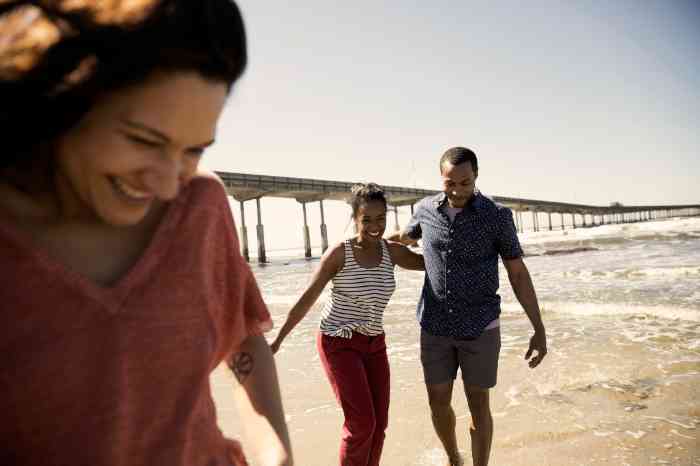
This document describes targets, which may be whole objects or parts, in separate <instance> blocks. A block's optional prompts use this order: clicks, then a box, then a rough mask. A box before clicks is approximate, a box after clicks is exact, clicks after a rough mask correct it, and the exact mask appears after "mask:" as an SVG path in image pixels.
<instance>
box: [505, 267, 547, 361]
mask: <svg viewBox="0 0 700 466" xmlns="http://www.w3.org/2000/svg"><path fill="white" fill-rule="evenodd" d="M503 265H504V266H505V267H506V270H507V271H508V280H510V285H511V286H512V287H513V291H514V292H515V297H516V298H518V302H520V305H521V306H522V307H523V309H524V310H525V314H527V317H528V319H530V323H531V324H532V328H533V329H534V330H535V334H534V335H533V336H532V338H531V339H530V347H529V348H528V350H527V353H526V354H525V359H529V364H530V367H533V368H534V367H537V365H539V363H541V362H542V359H544V357H545V355H546V354H547V334H546V332H545V329H544V324H543V323H542V316H541V314H540V306H539V304H538V303H537V295H536V294H535V287H534V286H533V285H532V279H531V278H530V272H528V270H527V267H526V266H525V262H523V259H522V257H518V258H516V259H504V260H503ZM533 351H537V355H536V356H535V357H533V358H530V356H532V353H533Z"/></svg>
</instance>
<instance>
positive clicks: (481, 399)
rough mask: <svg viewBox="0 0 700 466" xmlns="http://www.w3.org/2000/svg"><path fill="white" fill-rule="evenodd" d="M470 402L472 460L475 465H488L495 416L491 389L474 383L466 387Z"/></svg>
mask: <svg viewBox="0 0 700 466" xmlns="http://www.w3.org/2000/svg"><path fill="white" fill-rule="evenodd" d="M464 391H465V392H466V394H467V402H468V403H469V411H470V412H471V415H472V422H471V425H470V426H469V435H470V436H471V438H472V460H473V461H474V466H487V465H488V463H489V455H490V454H491V440H492V439H493V418H492V417H491V407H490V405H489V390H488V389H487V388H481V387H477V386H474V385H468V386H465V387H464Z"/></svg>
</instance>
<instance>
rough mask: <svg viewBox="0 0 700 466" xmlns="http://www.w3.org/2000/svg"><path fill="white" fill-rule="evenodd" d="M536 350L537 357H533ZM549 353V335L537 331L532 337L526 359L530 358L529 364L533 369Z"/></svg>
mask: <svg viewBox="0 0 700 466" xmlns="http://www.w3.org/2000/svg"><path fill="white" fill-rule="evenodd" d="M534 351H536V352H537V354H536V355H535V357H533V358H531V356H532V353H533V352H534ZM546 355H547V335H545V333H544V332H543V331H540V332H535V334H534V335H533V336H532V338H530V347H529V348H528V350H527V353H525V360H529V363H528V364H529V366H530V368H531V369H534V368H535V367H537V366H538V365H539V364H540V363H541V362H542V360H543V359H544V357H545V356H546Z"/></svg>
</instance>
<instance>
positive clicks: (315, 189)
mask: <svg viewBox="0 0 700 466" xmlns="http://www.w3.org/2000/svg"><path fill="white" fill-rule="evenodd" d="M216 173H217V174H218V175H219V177H221V179H222V181H223V183H224V185H225V186H226V191H227V192H228V193H229V194H230V195H231V196H232V197H233V198H234V199H236V200H237V201H238V202H239V203H240V208H241V225H240V230H241V231H240V236H241V248H242V253H243V255H244V256H245V258H246V260H249V259H250V257H249V251H248V233H247V227H246V223H245V212H244V208H243V207H244V202H246V201H249V200H255V202H256V206H257V217H258V223H257V226H256V232H257V237H258V261H259V262H263V263H264V262H266V261H267V259H266V254H265V234H264V226H263V224H262V216H261V205H260V199H261V198H263V197H283V198H290V199H295V200H296V201H297V202H299V203H301V205H302V212H303V216H304V227H303V228H304V249H305V256H306V257H311V241H310V236H309V227H308V223H307V213H306V204H307V203H309V202H318V203H319V206H320V209H321V244H322V249H323V250H324V251H325V250H326V248H327V247H328V235H327V230H326V225H325V219H324V211H323V201H324V200H335V201H347V199H348V198H349V196H350V188H351V187H352V186H353V185H354V184H355V183H354V182H348V181H328V180H317V179H310V178H291V177H286V176H270V175H255V174H248V173H231V172H216ZM382 188H384V191H385V193H386V195H387V199H388V202H389V205H390V206H391V208H392V210H393V211H394V218H395V229H396V230H399V219H398V208H399V207H401V206H410V209H411V213H413V206H414V204H415V203H416V202H418V201H419V200H421V199H423V198H424V197H426V196H430V195H433V194H436V193H438V191H435V190H430V189H418V188H408V187H402V186H387V185H382ZM490 197H491V198H492V199H493V200H494V201H496V202H497V203H499V204H503V205H505V206H507V207H509V208H510V209H512V210H513V212H514V217H515V222H516V227H517V228H518V231H519V232H523V231H524V230H525V222H524V221H523V213H524V212H531V214H532V222H531V224H532V230H533V231H539V230H542V229H549V230H552V229H554V228H555V226H554V224H553V223H552V214H558V215H559V217H560V218H559V225H558V226H557V228H561V229H565V228H566V227H567V226H568V227H569V228H581V227H588V226H597V225H606V224H612V223H630V222H641V221H648V220H654V219H657V218H663V217H671V216H674V217H675V216H693V215H699V214H700V204H691V205H633V206H630V205H620V204H617V203H613V204H611V205H608V206H596V205H586V204H572V203H566V202H556V201H543V200H538V199H525V198H517V197H504V196H490ZM565 216H566V217H569V218H570V222H569V224H568V225H567V223H566V220H565ZM545 220H546V226H545V225H544V221H545ZM577 220H580V221H579V222H578V223H577ZM540 221H542V222H543V224H542V225H540Z"/></svg>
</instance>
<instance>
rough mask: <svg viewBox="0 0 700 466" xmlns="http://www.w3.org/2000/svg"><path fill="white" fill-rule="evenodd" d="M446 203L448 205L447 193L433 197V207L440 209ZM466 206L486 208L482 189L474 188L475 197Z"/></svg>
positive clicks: (479, 208) (476, 208)
mask: <svg viewBox="0 0 700 466" xmlns="http://www.w3.org/2000/svg"><path fill="white" fill-rule="evenodd" d="M444 205H447V194H445V193H444V192H441V193H438V194H436V195H435V197H434V198H433V207H435V208H436V209H439V208H440V207H442V206H444ZM466 207H467V208H470V207H471V208H472V209H474V210H482V209H483V208H484V195H483V194H481V191H479V190H478V189H476V190H474V198H473V199H472V201H471V202H470V203H469V204H467V206H466Z"/></svg>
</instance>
